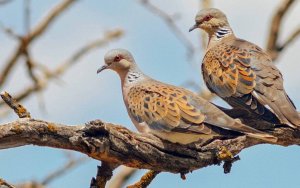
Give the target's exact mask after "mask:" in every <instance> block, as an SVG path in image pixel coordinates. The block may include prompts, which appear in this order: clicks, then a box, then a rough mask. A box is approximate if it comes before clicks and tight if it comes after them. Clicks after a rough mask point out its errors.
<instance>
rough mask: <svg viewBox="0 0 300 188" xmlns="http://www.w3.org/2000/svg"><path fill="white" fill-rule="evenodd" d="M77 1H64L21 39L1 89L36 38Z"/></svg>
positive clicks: (1, 75)
mask: <svg viewBox="0 0 300 188" xmlns="http://www.w3.org/2000/svg"><path fill="white" fill-rule="evenodd" d="M75 1H76V0H63V1H62V3H60V4H58V5H57V6H56V7H54V8H53V9H52V10H51V11H50V12H49V13H48V14H47V16H46V17H45V18H44V19H43V20H42V21H41V22H40V23H39V24H38V25H37V26H36V27H34V28H33V29H32V31H31V32H29V33H28V35H26V36H23V37H21V39H20V40H19V45H18V47H17V48H16V49H15V50H14V53H13V54H12V55H11V57H10V58H9V59H8V61H7V62H6V63H5V66H4V68H3V70H2V72H1V73H0V88H1V87H2V86H3V84H4V82H5V81H6V79H7V77H8V75H9V73H10V72H11V70H12V68H13V67H14V66H15V64H16V62H17V60H18V59H19V57H20V56H21V55H22V54H23V53H24V52H25V51H26V50H27V48H28V46H29V45H30V44H31V42H32V41H34V40H35V39H36V38H38V37H40V36H41V35H42V34H43V33H44V32H45V30H46V29H47V28H48V27H49V25H50V24H51V23H52V22H53V21H54V20H55V18H57V17H58V15H60V14H61V13H63V12H64V10H66V9H67V8H68V7H69V6H70V5H71V4H72V3H73V2H75Z"/></svg>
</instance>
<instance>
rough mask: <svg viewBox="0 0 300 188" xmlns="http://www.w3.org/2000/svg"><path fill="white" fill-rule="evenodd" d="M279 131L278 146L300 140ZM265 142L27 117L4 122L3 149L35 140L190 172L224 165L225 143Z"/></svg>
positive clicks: (239, 146)
mask: <svg viewBox="0 0 300 188" xmlns="http://www.w3.org/2000/svg"><path fill="white" fill-rule="evenodd" d="M274 135H275V136H278V137H279V140H278V145H284V146H287V145H294V144H300V138H299V133H298V132H295V131H293V130H291V129H290V128H276V129H275V130H274ZM261 143H262V142H260V141H259V140H255V139H251V138H246V137H245V136H240V137H237V138H234V139H228V140H216V141H214V142H212V143H210V144H208V145H206V146H203V147H201V146H200V145H199V144H190V145H188V146H184V145H179V144H172V143H169V142H166V141H162V140H160V139H158V138H156V137H154V136H152V135H143V134H137V133H134V132H131V131H129V130H128V129H126V128H124V127H122V126H117V125H113V124H110V123H103V122H101V121H94V122H91V123H89V124H87V125H85V126H84V125H78V126H67V125H61V124H57V123H51V122H46V121H42V120H34V119H24V118H23V119H20V120H17V121H14V122H11V123H7V124H4V125H0V149H7V148H12V147H18V146H24V145H31V144H33V145H39V146H48V147H54V148H62V149H69V150H74V151H78V152H81V153H84V154H86V155H88V156H90V157H92V158H94V159H97V160H101V161H105V162H108V163H114V164H118V165H121V164H123V165H126V166H129V167H134V168H142V169H150V170H155V171H167V172H173V173H188V172H190V171H193V170H196V169H199V168H202V167H206V166H209V165H214V164H219V162H220V161H219V159H218V157H217V155H216V153H217V152H216V150H217V148H220V147H221V146H224V147H225V148H227V149H228V151H230V152H231V153H232V154H233V155H236V154H238V153H239V152H240V151H242V150H243V149H245V148H248V147H250V146H253V145H257V144H261Z"/></svg>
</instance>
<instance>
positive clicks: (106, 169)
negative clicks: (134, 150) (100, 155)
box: [90, 162, 118, 188]
mask: <svg viewBox="0 0 300 188" xmlns="http://www.w3.org/2000/svg"><path fill="white" fill-rule="evenodd" d="M117 167H118V165H117V164H113V163H107V162H102V164H101V166H98V170H97V176H96V178H92V181H91V185H90V188H105V185H106V183H107V182H108V181H109V180H110V178H111V177H112V175H113V170H114V169H115V168H117Z"/></svg>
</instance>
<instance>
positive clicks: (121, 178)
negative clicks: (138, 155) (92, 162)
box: [108, 166, 137, 188]
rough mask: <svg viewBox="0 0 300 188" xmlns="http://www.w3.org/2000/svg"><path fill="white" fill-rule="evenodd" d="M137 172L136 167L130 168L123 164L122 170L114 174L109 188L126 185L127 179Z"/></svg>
mask: <svg viewBox="0 0 300 188" xmlns="http://www.w3.org/2000/svg"><path fill="white" fill-rule="evenodd" d="M136 172H137V169H135V168H129V167H127V166H122V167H121V169H120V171H119V172H118V173H117V174H116V175H114V176H113V178H112V180H111V181H110V182H109V185H108V187H109V188H119V187H124V186H125V184H126V183H127V181H128V180H129V179H130V178H131V177H132V176H133V175H134V174H135V173H136Z"/></svg>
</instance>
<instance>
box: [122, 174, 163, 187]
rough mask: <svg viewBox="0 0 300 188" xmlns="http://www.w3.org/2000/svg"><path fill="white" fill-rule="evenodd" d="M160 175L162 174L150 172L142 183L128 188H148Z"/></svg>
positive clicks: (145, 175) (139, 182) (144, 176)
mask: <svg viewBox="0 0 300 188" xmlns="http://www.w3.org/2000/svg"><path fill="white" fill-rule="evenodd" d="M159 173H160V172H159V171H153V170H149V171H148V172H147V173H146V174H144V175H143V176H142V178H141V179H140V181H138V182H136V183H135V184H133V185H129V186H128V187H127V188H146V187H148V185H150V183H151V182H152V181H153V179H154V178H155V177H156V175H157V174H159Z"/></svg>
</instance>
